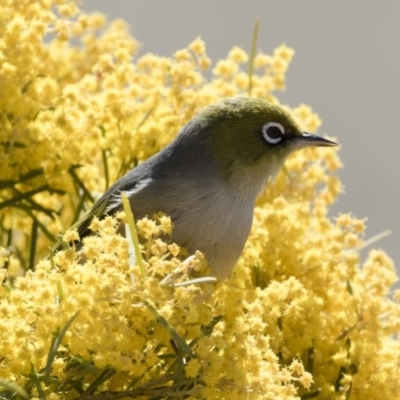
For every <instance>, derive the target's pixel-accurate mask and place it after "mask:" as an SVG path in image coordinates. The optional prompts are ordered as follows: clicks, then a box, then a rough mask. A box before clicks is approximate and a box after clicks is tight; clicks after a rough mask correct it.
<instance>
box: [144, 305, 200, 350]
mask: <svg viewBox="0 0 400 400" xmlns="http://www.w3.org/2000/svg"><path fill="white" fill-rule="evenodd" d="M141 300H142V301H143V303H144V304H145V306H146V307H147V308H148V309H149V310H150V311H151V313H152V314H153V315H154V318H155V319H156V320H157V322H158V323H159V324H160V325H161V326H162V327H163V328H165V330H166V331H167V332H168V333H169V334H170V336H171V337H172V339H174V341H175V344H176V345H177V346H178V348H180V349H182V350H183V351H184V352H185V353H186V354H187V355H189V356H190V357H193V352H192V349H191V348H190V346H189V345H188V344H187V343H186V342H185V341H184V340H183V339H182V338H181V337H180V336H179V335H178V333H177V332H176V330H175V329H174V328H173V327H172V326H171V325H170V324H169V322H168V321H167V320H166V319H165V318H164V317H163V316H161V315H160V314H159V313H158V311H157V310H156V309H155V308H154V307H153V306H152V305H151V304H150V303H149V302H148V301H147V300H145V299H143V298H142V299H141Z"/></svg>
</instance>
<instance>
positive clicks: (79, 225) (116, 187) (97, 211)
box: [52, 164, 149, 253]
mask: <svg viewBox="0 0 400 400" xmlns="http://www.w3.org/2000/svg"><path fill="white" fill-rule="evenodd" d="M142 165H144V164H142ZM147 172H148V168H141V165H139V166H138V167H136V168H134V169H133V170H131V171H130V172H128V173H127V174H126V175H124V176H123V177H122V178H120V179H119V180H118V181H117V182H115V183H114V184H113V185H112V186H110V187H109V189H108V190H107V191H106V192H105V193H104V194H103V195H102V196H101V197H100V198H99V199H98V200H97V201H96V203H95V204H94V206H93V207H92V208H91V209H90V210H89V211H87V212H86V213H85V214H84V215H83V216H82V217H81V218H80V219H79V221H77V222H76V223H75V224H74V225H73V226H72V227H71V228H70V229H71V230H76V231H77V232H78V235H79V238H80V240H82V239H83V238H84V237H85V236H88V235H89V234H90V233H91V231H90V229H89V226H90V224H91V222H92V219H93V218H94V217H97V218H100V219H101V218H104V217H105V216H106V215H113V214H115V213H116V212H118V211H120V210H122V202H121V193H123V192H128V193H132V192H135V190H136V188H140V187H141V186H142V185H141V183H142V182H145V181H147V180H148V179H149V176H148V174H147ZM62 249H63V244H62V242H61V241H59V242H57V244H56V245H55V246H54V247H53V249H52V250H53V252H54V253H56V252H57V251H60V250H62Z"/></svg>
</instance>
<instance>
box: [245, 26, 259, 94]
mask: <svg viewBox="0 0 400 400" xmlns="http://www.w3.org/2000/svg"><path fill="white" fill-rule="evenodd" d="M259 27H260V19H259V18H257V19H256V22H255V23H254V29H253V37H252V40H251V51H250V57H249V90H248V94H249V96H251V91H252V89H253V73H254V59H255V57H256V52H257V42H258V30H259Z"/></svg>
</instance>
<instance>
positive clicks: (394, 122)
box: [82, 0, 400, 269]
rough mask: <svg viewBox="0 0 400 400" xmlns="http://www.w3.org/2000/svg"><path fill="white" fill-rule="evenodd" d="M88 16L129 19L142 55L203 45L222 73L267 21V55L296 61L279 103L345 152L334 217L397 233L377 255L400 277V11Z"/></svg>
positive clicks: (310, 0)
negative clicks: (276, 52)
mask: <svg viewBox="0 0 400 400" xmlns="http://www.w3.org/2000/svg"><path fill="white" fill-rule="evenodd" d="M82 8H83V9H84V10H86V11H88V12H90V11H100V12H102V13H104V14H105V15H107V17H108V18H109V19H119V18H122V19H124V20H125V21H126V22H127V23H128V24H129V26H130V28H131V32H132V35H133V36H134V37H135V38H136V39H137V40H138V41H139V43H140V52H139V55H143V54H145V53H148V52H152V53H155V54H158V55H165V56H170V55H172V54H173V53H174V52H175V51H176V50H178V49H182V48H185V47H187V45H188V44H189V43H190V42H192V41H193V40H194V39H195V38H197V37H199V36H200V37H201V38H202V39H203V40H204V41H205V42H206V48H207V53H208V55H209V57H210V58H211V59H212V60H213V61H214V63H215V61H217V60H219V59H220V58H223V57H225V56H226V55H227V53H228V52H229V50H230V49H231V48H232V47H233V46H240V47H242V48H244V49H245V50H249V49H250V45H251V38H252V31H253V27H254V23H255V20H256V19H257V18H259V20H260V31H259V40H258V45H259V46H258V47H259V48H260V49H261V50H262V51H263V52H264V53H267V54H269V53H271V52H272V51H273V49H274V48H275V47H277V46H279V45H280V44H282V43H285V44H286V45H288V46H289V47H292V48H293V49H294V50H295V52H296V53H295V57H294V59H293V61H292V64H291V66H290V68H289V71H288V73H287V75H286V76H287V84H286V91H285V92H277V93H276V95H277V97H278V99H279V100H280V102H281V103H283V104H288V105H290V106H291V107H295V106H297V105H299V104H301V103H305V104H308V105H310V106H311V107H312V108H313V109H314V110H315V111H316V112H317V113H318V114H319V116H320V117H321V119H322V122H323V123H322V126H321V128H320V129H319V132H318V133H319V134H329V135H330V136H332V137H335V138H337V140H338V141H339V142H340V144H341V145H342V148H341V151H340V157H341V160H342V162H343V163H344V165H345V167H344V169H343V170H341V171H340V176H341V180H342V182H343V184H344V186H345V193H344V194H343V195H341V196H340V198H339V201H338V202H337V204H335V205H334V206H333V207H332V209H331V215H332V216H335V215H338V214H339V213H348V212H351V213H352V214H353V215H355V216H356V217H358V218H367V221H366V224H367V227H368V229H367V232H366V238H371V237H374V236H375V235H377V234H379V233H381V232H384V231H387V230H390V231H392V234H391V235H390V236H388V237H385V238H383V239H382V240H380V241H379V242H376V243H374V245H373V246H372V247H374V248H382V249H384V250H385V251H386V252H387V253H388V255H389V256H390V257H391V258H392V259H394V261H395V263H396V265H397V268H398V269H400V240H399V238H400V156H399V153H400V131H399V114H400V78H399V73H400V68H399V67H400V24H399V22H398V18H399V15H400V1H398V0H385V1H375V2H372V1H365V0H352V1H346V0H325V1H321V0H302V1H288V0H263V1H261V0H247V1H238V0H218V1H215V0H214V1H213V0H163V1H160V0H158V1H154V0H153V1H150V0H113V1H109V0H86V1H85V0H84V1H83V4H82ZM367 252H368V248H367V249H365V250H363V253H362V254H363V257H365V256H366V255H367Z"/></svg>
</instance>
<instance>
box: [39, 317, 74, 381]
mask: <svg viewBox="0 0 400 400" xmlns="http://www.w3.org/2000/svg"><path fill="white" fill-rule="evenodd" d="M79 313H80V311H77V312H76V313H75V314H74V315H73V316H72V317H71V318H70V319H69V320H68V321H67V323H66V324H65V325H64V327H63V328H62V329H61V331H60V332H59V333H58V335H56V336H55V337H54V338H53V340H52V343H51V345H50V350H49V355H48V356H47V363H46V367H45V380H46V382H48V381H49V377H50V372H51V366H52V365H53V361H54V358H55V357H56V354H57V351H58V348H59V347H60V344H61V342H62V340H63V338H64V335H65V333H66V332H67V330H68V329H69V327H70V326H71V324H72V322H73V321H74V319H75V318H76V317H77V316H78V315H79Z"/></svg>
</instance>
